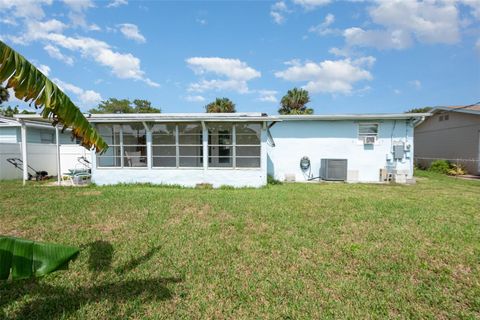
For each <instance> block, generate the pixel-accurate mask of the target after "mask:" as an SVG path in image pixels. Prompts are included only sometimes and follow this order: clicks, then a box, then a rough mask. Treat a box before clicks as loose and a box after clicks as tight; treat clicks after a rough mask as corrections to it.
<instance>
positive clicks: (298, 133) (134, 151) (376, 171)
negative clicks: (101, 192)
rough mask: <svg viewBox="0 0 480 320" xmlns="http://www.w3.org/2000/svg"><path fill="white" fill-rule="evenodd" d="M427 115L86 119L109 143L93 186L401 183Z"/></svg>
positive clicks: (409, 172)
mask: <svg viewBox="0 0 480 320" xmlns="http://www.w3.org/2000/svg"><path fill="white" fill-rule="evenodd" d="M426 115H427V114H363V115H309V116H268V115H266V114H261V113H234V114H208V113H201V114H92V115H89V116H88V120H89V121H90V122H91V123H92V124H93V125H94V126H95V127H96V129H97V130H98V131H99V132H100V134H101V135H102V136H103V138H104V139H105V141H106V142H107V143H108V144H109V148H108V150H107V151H106V152H105V153H103V154H97V155H95V156H92V164H93V168H92V181H93V182H95V183H97V184H99V185H105V184H116V183H155V184H176V185H182V186H195V185H197V184H202V183H208V184H212V185H213V186H214V187H219V186H222V185H229V186H235V187H260V186H263V185H265V184H266V183H267V175H268V174H270V175H272V176H273V177H275V178H276V179H279V180H282V181H284V180H287V181H299V182H303V181H309V180H311V181H313V180H316V181H318V180H319V176H322V178H323V179H326V180H341V181H347V182H383V181H385V179H386V178H387V177H388V176H391V177H394V178H395V179H396V181H397V182H399V183H405V182H407V181H408V180H409V179H412V176H413V128H414V126H415V125H416V123H417V122H419V121H420V120H421V119H422V118H423V117H425V116H426ZM24 117H25V116H24ZM92 155H93V154H92ZM307 158H308V159H307ZM325 159H334V160H330V161H326V160H325Z"/></svg>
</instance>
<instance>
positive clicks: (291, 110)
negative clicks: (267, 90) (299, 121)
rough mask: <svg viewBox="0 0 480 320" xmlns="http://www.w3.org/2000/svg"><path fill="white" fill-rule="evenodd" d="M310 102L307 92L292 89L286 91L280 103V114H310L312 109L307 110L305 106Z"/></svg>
mask: <svg viewBox="0 0 480 320" xmlns="http://www.w3.org/2000/svg"><path fill="white" fill-rule="evenodd" d="M309 102H310V96H309V95H308V91H307V90H304V89H297V88H293V89H292V90H288V92H287V94H286V95H284V96H283V98H282V100H281V101H280V106H281V107H280V109H278V113H280V114H312V113H313V109H312V108H307V106H306V104H307V103H309Z"/></svg>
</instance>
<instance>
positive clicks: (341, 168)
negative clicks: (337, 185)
mask: <svg viewBox="0 0 480 320" xmlns="http://www.w3.org/2000/svg"><path fill="white" fill-rule="evenodd" d="M347 167H348V160H347V159H322V160H321V163H320V178H321V179H322V180H327V181H346V180H347Z"/></svg>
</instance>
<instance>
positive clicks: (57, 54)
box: [43, 44, 73, 65]
mask: <svg viewBox="0 0 480 320" xmlns="http://www.w3.org/2000/svg"><path fill="white" fill-rule="evenodd" d="M43 49H44V50H45V51H46V52H47V53H48V55H49V56H50V57H52V58H54V59H57V60H60V61H63V62H65V63H66V64H68V65H73V58H72V57H69V56H66V55H64V54H63V53H62V52H61V51H60V49H58V48H57V47H55V46H52V45H51V44H47V45H46V46H44V47H43Z"/></svg>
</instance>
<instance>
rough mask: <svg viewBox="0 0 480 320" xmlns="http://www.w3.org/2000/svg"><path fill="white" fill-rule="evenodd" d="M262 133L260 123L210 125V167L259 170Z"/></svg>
mask: <svg viewBox="0 0 480 320" xmlns="http://www.w3.org/2000/svg"><path fill="white" fill-rule="evenodd" d="M260 132H261V125H260V124H258V123H241V124H228V123H214V124H209V125H208V155H209V157H208V166H209V167H214V168H215V167H219V168H222V167H223V168H259V167H260V158H261V155H260Z"/></svg>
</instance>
